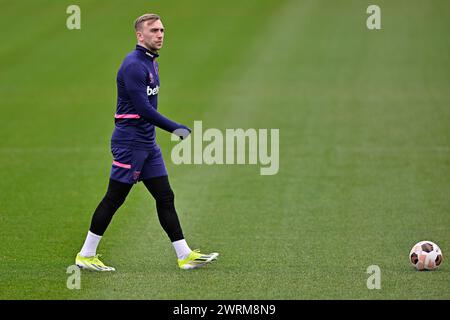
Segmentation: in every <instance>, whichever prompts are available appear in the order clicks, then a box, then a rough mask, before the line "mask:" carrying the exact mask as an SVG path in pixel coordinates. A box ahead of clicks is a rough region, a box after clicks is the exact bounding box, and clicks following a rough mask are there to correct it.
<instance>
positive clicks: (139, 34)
mask: <svg viewBox="0 0 450 320" xmlns="http://www.w3.org/2000/svg"><path fill="white" fill-rule="evenodd" d="M136 38H137V39H138V40H141V39H142V32H140V31H136Z"/></svg>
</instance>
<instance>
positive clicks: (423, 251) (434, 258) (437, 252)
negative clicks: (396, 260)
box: [409, 241, 443, 271]
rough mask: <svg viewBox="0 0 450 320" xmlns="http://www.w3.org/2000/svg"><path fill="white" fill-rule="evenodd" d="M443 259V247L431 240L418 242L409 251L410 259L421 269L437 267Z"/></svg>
mask: <svg viewBox="0 0 450 320" xmlns="http://www.w3.org/2000/svg"><path fill="white" fill-rule="evenodd" d="M442 259H443V256H442V251H441V249H440V248H439V246H438V245H437V244H436V243H434V242H431V241H420V242H418V243H416V244H415V245H414V247H412V249H411V252H410V253H409V261H410V262H411V264H412V265H413V266H414V267H415V268H416V269H417V270H419V271H422V270H434V269H437V268H438V267H439V266H440V264H441V263H442Z"/></svg>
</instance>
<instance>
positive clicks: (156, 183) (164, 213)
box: [143, 176, 191, 254]
mask: <svg viewBox="0 0 450 320" xmlns="http://www.w3.org/2000/svg"><path fill="white" fill-rule="evenodd" d="M143 182H144V185H145V187H146V188H147V190H148V191H149V192H150V193H151V195H152V196H153V198H155V201H156V211H157V212H158V219H159V222H160V223H161V226H162V227H163V229H164V231H165V232H166V233H167V235H168V236H169V239H170V241H172V242H175V241H180V240H183V239H184V236H183V231H182V230H181V225H180V221H179V220H178V215H177V212H176V210H175V196H174V193H173V191H172V188H171V187H170V184H169V178H168V177H167V176H163V177H156V178H150V179H146V180H144V181H143ZM190 251H191V250H190V249H189V247H187V254H189V252H190Z"/></svg>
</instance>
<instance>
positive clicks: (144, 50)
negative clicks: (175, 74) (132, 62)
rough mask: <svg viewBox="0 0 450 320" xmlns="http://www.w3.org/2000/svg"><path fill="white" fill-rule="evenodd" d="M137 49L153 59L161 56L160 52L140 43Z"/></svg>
mask: <svg viewBox="0 0 450 320" xmlns="http://www.w3.org/2000/svg"><path fill="white" fill-rule="evenodd" d="M136 50H139V51H142V52H143V53H145V54H146V55H148V56H149V57H150V58H152V59H154V58H157V57H159V54H157V53H154V52H151V51H150V50H148V49H147V48H144V47H143V46H141V45H138V44H137V45H136Z"/></svg>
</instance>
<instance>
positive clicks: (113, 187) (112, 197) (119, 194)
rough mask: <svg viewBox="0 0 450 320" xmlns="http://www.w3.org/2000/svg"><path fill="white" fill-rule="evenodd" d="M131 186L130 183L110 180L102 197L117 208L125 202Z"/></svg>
mask: <svg viewBox="0 0 450 320" xmlns="http://www.w3.org/2000/svg"><path fill="white" fill-rule="evenodd" d="M131 187H132V185H128V184H125V183H121V182H118V181H115V180H110V183H109V186H108V191H106V195H105V197H104V198H103V199H104V201H106V202H107V203H109V204H110V205H111V206H113V207H114V208H115V209H118V208H119V207H120V206H121V205H122V204H123V203H124V202H125V199H126V198H127V196H128V193H129V192H130V189H131Z"/></svg>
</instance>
